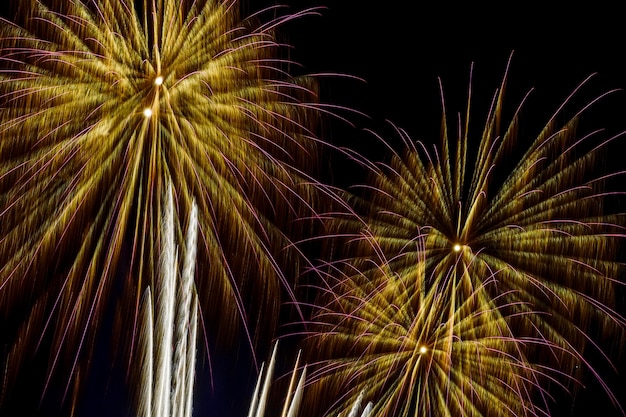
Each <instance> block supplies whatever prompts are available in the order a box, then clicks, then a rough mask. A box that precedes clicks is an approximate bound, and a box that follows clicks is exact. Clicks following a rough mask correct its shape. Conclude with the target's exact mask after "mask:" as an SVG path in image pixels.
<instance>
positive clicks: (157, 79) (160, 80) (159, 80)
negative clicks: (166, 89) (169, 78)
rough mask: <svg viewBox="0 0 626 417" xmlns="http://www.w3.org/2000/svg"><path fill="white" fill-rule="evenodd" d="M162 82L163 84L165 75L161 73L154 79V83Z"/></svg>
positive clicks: (159, 83)
mask: <svg viewBox="0 0 626 417" xmlns="http://www.w3.org/2000/svg"><path fill="white" fill-rule="evenodd" d="M161 84H163V77H161V76H160V75H159V76H158V77H156V78H155V79H154V85H161Z"/></svg>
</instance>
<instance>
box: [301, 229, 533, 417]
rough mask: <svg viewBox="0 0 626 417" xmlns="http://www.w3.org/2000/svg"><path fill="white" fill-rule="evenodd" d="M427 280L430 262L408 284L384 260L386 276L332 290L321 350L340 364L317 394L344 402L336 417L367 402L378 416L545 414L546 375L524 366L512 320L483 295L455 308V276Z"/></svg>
mask: <svg viewBox="0 0 626 417" xmlns="http://www.w3.org/2000/svg"><path fill="white" fill-rule="evenodd" d="M418 240H419V241H421V242H422V245H423V238H418ZM416 243H417V242H416ZM418 244H419V243H418ZM423 249H424V248H423V247H421V248H419V251H420V257H422V256H423V255H424V253H425V251H424V250H423ZM425 272H426V262H425V259H419V260H418V261H417V262H416V263H414V265H413V268H412V271H411V273H406V274H403V275H398V274H394V273H393V272H392V271H390V270H389V263H387V262H385V261H384V260H381V261H380V262H379V265H378V273H376V274H371V273H368V274H359V273H357V274H355V275H352V276H344V277H343V279H341V280H339V281H337V282H336V284H335V285H334V286H333V296H334V297H336V298H334V299H333V301H331V302H330V303H329V304H328V305H325V306H324V307H325V308H324V309H323V312H322V313H321V314H319V316H318V317H317V320H318V324H321V323H323V325H322V326H321V327H320V333H319V335H318V338H319V340H318V343H319V344H320V345H321V346H322V347H323V349H324V351H325V352H326V353H325V355H330V357H334V359H332V360H328V361H325V362H324V364H325V365H324V366H322V367H319V368H318V370H317V372H316V373H314V374H313V375H311V378H312V380H313V381H314V382H315V384H314V387H313V393H314V395H320V396H332V395H333V394H335V395H336V394H337V392H339V393H341V397H340V400H339V401H338V403H337V404H336V405H335V409H334V410H333V411H332V412H330V413H329V415H337V414H338V413H339V412H343V413H344V414H342V415H346V414H345V413H346V412H347V411H348V410H350V409H351V404H353V403H354V401H356V399H357V398H359V396H361V395H365V396H366V397H367V398H370V399H372V400H373V408H372V415H376V416H390V417H391V416H422V415H424V416H426V415H437V416H511V415H518V416H519V415H540V414H541V413H540V409H539V408H537V407H535V406H534V405H533V403H532V401H531V400H532V395H533V393H535V392H537V390H539V391H541V387H540V385H538V381H539V380H540V378H542V377H543V376H542V372H543V371H542V370H540V369H539V368H535V367H534V366H533V365H532V364H531V363H530V362H529V361H528V360H527V358H526V357H525V355H524V352H523V350H524V347H525V346H524V345H525V343H523V342H522V341H521V340H518V339H516V338H515V337H514V336H513V335H512V334H511V331H510V329H509V327H508V326H509V324H508V321H507V317H506V312H505V311H502V310H499V309H498V307H496V306H495V303H493V302H490V300H485V299H484V296H485V288H483V287H480V288H476V289H475V290H473V291H472V292H471V293H469V294H466V297H465V298H464V299H463V300H459V301H457V302H455V301H454V300H455V296H456V293H457V291H458V288H457V286H456V285H457V282H456V281H455V280H454V279H453V276H448V277H446V280H445V282H440V283H438V284H440V285H431V283H430V282H429V281H428V279H427V277H426V276H425ZM489 285H495V282H494V281H491V282H490V283H485V286H489ZM527 344H532V342H531V341H527ZM333 391H334V392H333ZM362 393H363V394H362ZM496 404H497V405H496Z"/></svg>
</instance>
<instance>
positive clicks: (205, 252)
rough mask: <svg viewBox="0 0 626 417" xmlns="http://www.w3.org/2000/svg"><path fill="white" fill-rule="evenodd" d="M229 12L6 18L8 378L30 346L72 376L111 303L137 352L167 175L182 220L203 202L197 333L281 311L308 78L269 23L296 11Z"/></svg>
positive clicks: (139, 6) (116, 5)
mask: <svg viewBox="0 0 626 417" xmlns="http://www.w3.org/2000/svg"><path fill="white" fill-rule="evenodd" d="M16 3H17V2H16ZM238 7H239V5H238V3H237V1H236V0H215V1H212V0H200V1H191V0H189V1H186V0H185V1H174V0H151V1H148V0H146V1H144V2H143V3H141V2H135V1H130V0H96V1H69V2H68V1H54V0H50V1H43V2H42V1H36V0H32V1H31V0H29V1H20V2H19V5H17V10H16V14H15V15H16V16H18V20H19V22H18V23H14V22H11V21H7V20H2V21H1V22H0V23H1V27H0V265H1V266H0V308H1V309H2V321H1V325H2V329H3V331H2V343H3V344H5V345H6V346H11V347H10V348H9V350H8V351H7V352H6V353H7V356H8V358H9V359H7V362H6V363H8V364H10V366H7V368H8V371H9V374H10V375H9V376H8V379H7V380H8V381H11V380H12V378H13V377H14V376H15V375H16V372H17V371H18V370H19V369H20V362H22V361H23V360H24V358H27V357H28V356H29V354H30V353H32V351H33V350H34V348H35V347H38V346H40V345H42V346H43V345H47V346H50V348H51V350H50V351H51V352H52V354H51V356H50V359H49V361H48V364H47V366H48V367H49V371H50V372H49V374H52V373H53V371H54V369H55V368H59V367H64V368H66V369H70V372H74V370H75V367H76V364H77V363H79V362H77V360H78V358H79V356H80V355H79V354H78V352H80V351H81V350H82V351H83V352H84V351H86V350H88V349H85V346H90V345H91V344H90V343H87V342H88V341H90V339H91V338H92V337H93V336H94V332H93V329H95V328H97V327H98V325H99V323H100V322H101V320H102V317H103V313H104V312H105V311H106V310H107V308H110V307H112V306H113V303H112V302H111V300H112V299H114V298H115V297H112V296H115V295H120V300H121V301H120V305H121V306H122V308H121V309H120V310H119V311H118V314H119V320H120V321H121V322H123V325H122V326H121V328H123V333H124V334H125V336H124V337H123V339H124V340H127V343H123V344H122V345H125V346H128V350H129V351H131V349H130V345H132V340H134V338H135V335H136V334H137V330H136V329H135V327H136V324H137V317H138V312H139V305H140V298H141V294H142V293H143V291H144V289H145V288H146V287H147V285H150V284H153V283H151V282H149V281H150V279H151V278H149V277H155V276H158V275H157V274H155V270H154V268H155V267H156V265H158V254H159V253H160V248H159V242H160V240H161V239H160V227H159V223H160V221H161V219H162V212H163V208H162V200H163V199H162V195H163V192H164V187H165V184H166V182H167V181H170V179H171V182H172V183H173V185H174V189H175V197H174V198H175V201H176V205H177V207H178V210H179V212H180V214H181V217H183V218H185V217H186V213H188V212H189V210H190V207H191V202H192V201H193V200H194V199H195V201H196V202H197V204H198V222H199V228H200V236H199V241H198V272H197V276H198V277H199V280H198V295H199V299H200V302H201V304H202V306H203V312H204V316H205V317H204V323H205V327H210V328H213V329H214V330H215V331H216V332H217V334H218V335H219V336H218V337H220V338H226V339H227V338H229V337H230V335H231V334H233V333H235V334H236V333H237V332H236V331H235V332H233V330H232V329H233V326H235V327H236V325H237V323H238V322H239V321H240V319H242V321H243V322H244V324H245V326H246V328H248V329H250V332H249V333H253V332H254V330H255V329H257V328H258V327H259V326H261V324H264V325H265V324H268V323H272V322H273V321H274V319H275V318H276V317H277V310H278V302H279V301H278V299H277V297H276V296H277V295H278V293H279V291H280V288H281V285H280V282H281V281H284V280H285V273H284V270H283V269H282V267H283V266H285V264H286V262H283V261H285V260H286V259H287V258H288V257H289V254H290V253H291V251H289V250H287V251H285V250H283V249H284V247H285V246H287V245H288V239H287V237H286V235H285V232H286V231H288V230H289V229H288V228H287V227H286V226H288V225H289V221H290V219H292V218H293V217H294V213H296V212H298V215H302V213H304V212H305V211H303V210H305V209H306V208H307V207H308V203H307V201H308V200H310V199H309V197H310V196H309V195H308V194H307V193H308V191H307V189H306V186H305V185H304V183H305V182H306V181H305V180H304V179H305V178H306V177H307V175H308V173H310V172H311V170H310V166H311V164H312V163H313V162H314V161H315V148H316V146H315V138H314V136H313V133H312V132H311V131H310V130H309V128H308V127H310V126H311V125H312V122H314V121H315V114H316V112H315V109H314V108H315V105H314V104H312V103H314V102H315V93H314V91H313V87H314V84H313V83H312V82H311V81H310V80H308V79H293V78H291V77H289V76H288V75H286V73H285V68H286V65H285V63H286V61H285V60H284V58H283V55H282V54H281V50H282V49H281V45H280V44H279V43H277V41H276V39H275V37H274V33H273V31H274V29H275V28H276V26H277V25H279V24H280V23H281V22H282V21H283V20H288V19H290V18H292V17H293V16H284V17H282V18H277V19H272V20H270V21H269V22H268V23H266V24H256V25H255V24H254V22H253V21H248V20H244V21H241V20H240V19H239V16H238ZM303 13H306V12H303ZM253 20H254V19H253ZM283 226H285V227H283ZM181 230H182V229H180V228H179V230H178V232H177V233H178V234H179V235H180V234H182V232H181ZM281 250H282V252H281ZM295 263H297V261H295V258H291V259H289V264H290V265H292V266H293V265H294V264H295ZM281 271H282V272H281ZM152 287H153V288H154V285H152ZM253 289H254V294H253V293H252V290H253ZM217 312H219V319H217V317H218V316H217ZM261 315H262V316H263V318H264V319H263V321H259V320H258V318H257V317H259V316H261ZM129 317H130V319H129ZM15 323H18V324H15ZM120 333H122V332H120ZM65 347H70V349H65ZM64 351H65V352H66V353H68V352H69V354H63V352H64ZM3 368H4V367H3Z"/></svg>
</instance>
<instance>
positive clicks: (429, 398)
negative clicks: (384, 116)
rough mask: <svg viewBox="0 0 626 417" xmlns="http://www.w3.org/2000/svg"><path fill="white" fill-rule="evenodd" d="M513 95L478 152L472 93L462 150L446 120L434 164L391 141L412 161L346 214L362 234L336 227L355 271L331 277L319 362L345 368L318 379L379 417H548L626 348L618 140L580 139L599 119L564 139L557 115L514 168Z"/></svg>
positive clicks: (416, 149) (460, 137) (499, 105)
mask: <svg viewBox="0 0 626 417" xmlns="http://www.w3.org/2000/svg"><path fill="white" fill-rule="evenodd" d="M505 81H506V76H505ZM585 82H587V81H585ZM584 84H585V83H583V84H582V85H584ZM582 85H581V86H582ZM504 88H505V82H503V83H502V85H501V88H500V89H499V90H498V91H497V93H496V95H495V96H494V100H493V104H492V108H491V110H490V112H489V114H488V117H487V121H486V124H485V127H484V129H483V130H482V133H481V135H480V137H479V140H476V139H472V132H473V130H472V129H471V127H470V105H469V103H470V102H471V89H470V94H469V97H470V98H469V99H468V106H467V113H466V115H465V118H461V117H459V119H458V129H457V132H456V134H453V133H452V129H450V128H449V127H448V126H449V125H448V120H447V116H446V114H445V106H444V114H443V123H442V130H441V132H442V137H441V146H440V147H439V148H435V149H434V150H433V151H432V152H431V151H428V150H427V149H428V147H427V146H426V145H424V144H422V143H421V142H415V141H413V140H412V139H411V138H410V137H409V136H408V134H407V133H406V132H404V131H403V130H402V129H399V128H396V130H397V133H398V134H399V136H400V137H401V138H402V140H403V144H404V148H405V149H404V151H403V152H401V153H396V152H393V156H392V158H391V161H390V162H389V163H386V164H373V163H370V162H368V161H365V164H366V165H367V166H369V167H370V168H371V171H372V181H371V183H370V184H371V185H368V186H366V189H367V190H368V191H369V194H368V197H367V198H365V199H362V198H357V197H352V196H348V197H347V199H346V201H348V202H349V203H350V204H349V206H350V207H354V209H355V210H356V211H355V212H356V213H357V214H360V215H361V216H362V218H363V219H364V220H363V225H361V224H359V222H355V221H354V220H346V221H344V220H342V221H339V222H338V224H339V225H340V226H339V227H340V229H343V230H344V231H345V230H347V231H348V232H347V233H348V236H349V237H350V238H351V239H352V241H351V242H348V244H347V245H346V247H348V249H347V251H346V253H348V256H349V257H350V260H348V261H345V265H343V266H339V265H338V264H333V263H331V264H330V265H331V266H332V267H331V268H330V271H331V272H329V278H327V279H326V281H327V284H328V285H327V286H326V290H325V291H326V292H328V293H329V294H327V297H330V301H326V302H322V305H323V306H324V307H323V308H322V309H321V310H320V311H321V312H320V313H319V316H318V317H317V318H316V322H317V323H318V324H320V323H321V326H322V327H320V334H319V335H318V337H317V338H315V339H314V340H317V342H315V343H314V344H313V346H315V347H316V348H318V347H319V346H322V347H324V345H325V344H326V343H328V346H327V347H326V348H325V350H324V351H325V352H327V355H330V356H331V357H333V358H336V359H335V360H334V361H331V362H330V364H329V365H328V369H325V368H321V370H318V375H319V378H321V380H326V384H330V385H331V386H332V385H333V383H332V382H328V381H329V380H333V377H332V376H328V375H326V374H327V373H332V372H336V371H335V369H338V370H339V371H338V373H339V375H341V377H340V378H341V379H342V380H346V379H348V377H347V375H352V376H353V378H354V382H355V384H356V385H357V388H351V391H349V397H350V398H354V396H355V395H357V393H358V392H359V391H360V390H361V389H362V386H365V387H367V388H368V389H370V390H372V392H373V395H379V396H380V398H376V397H374V399H375V400H376V402H377V404H378V407H379V409H380V410H381V411H382V415H388V416H398V415H399V416H406V415H413V414H414V413H415V414H416V415H432V414H435V415H499V414H498V413H499V411H497V410H493V407H490V406H489V405H488V404H485V403H482V402H481V401H479V400H478V397H480V398H492V399H493V400H494V401H498V402H502V403H504V404H508V407H509V409H508V411H504V410H501V411H502V412H503V413H504V415H540V414H542V413H544V412H549V403H550V400H549V396H548V394H547V391H546V389H548V387H555V386H559V385H560V386H561V387H562V388H564V389H565V390H568V389H571V387H572V386H573V385H574V384H575V383H576V382H575V381H578V380H579V379H580V377H581V370H582V369H587V370H588V371H590V372H592V373H595V368H594V365H593V364H592V363H591V362H589V360H588V357H589V356H588V355H587V350H589V349H590V348H591V349H592V350H594V355H596V356H598V355H600V356H601V355H605V353H606V352H605V350H603V349H602V348H601V342H602V340H604V341H607V340H610V341H611V343H612V344H614V345H615V346H623V333H624V332H623V330H624V323H625V322H624V319H623V318H622V317H621V316H620V315H619V314H618V313H617V312H616V311H615V302H616V300H615V292H616V287H617V286H618V285H620V281H619V280H620V279H621V273H622V271H623V270H622V267H621V264H620V263H619V262H618V260H617V245H618V243H619V241H620V240H621V239H622V238H623V237H624V220H623V217H622V216H620V215H618V214H611V213H607V212H605V210H604V204H603V203H604V200H605V199H606V198H607V196H610V195H611V194H612V193H610V192H608V191H606V190H605V188H604V186H605V182H606V180H607V179H610V178H612V177H614V176H617V175H619V174H621V173H620V172H617V173H605V172H602V171H601V170H600V171H599V170H598V169H597V167H598V166H601V164H598V162H600V161H601V159H600V156H601V155H602V152H603V151H604V150H605V149H606V147H607V146H608V145H609V144H610V143H611V142H612V141H613V140H614V139H616V138H618V137H620V136H621V134H618V135H616V136H615V137H609V138H608V139H607V138H603V139H600V137H601V132H600V131H593V132H590V133H585V134H582V135H580V134H578V133H577V124H578V122H579V119H580V117H581V115H583V114H584V111H585V110H586V109H587V107H588V106H589V105H590V104H588V105H585V106H584V107H583V109H582V110H580V111H578V112H576V113H575V116H574V117H573V118H572V119H571V120H569V121H567V122H566V123H565V124H563V125H562V126H561V127H559V124H558V120H559V118H561V117H562V116H561V113H562V108H563V107H561V108H559V111H557V112H556V114H555V115H554V116H553V117H552V118H550V120H549V121H548V123H547V124H546V125H545V127H544V128H543V130H542V131H541V133H540V134H539V135H538V136H537V137H536V139H534V140H532V141H531V142H530V143H528V142H523V145H524V146H526V147H527V150H526V151H525V153H523V154H522V155H521V157H519V158H514V155H515V154H514V153H513V150H515V149H517V148H516V142H517V141H518V127H519V125H520V123H521V122H520V117H521V116H520V109H521V106H520V107H519V108H518V109H517V111H516V112H515V113H514V114H513V116H512V119H511V122H510V123H509V124H508V125H506V126H504V123H503V122H502V118H503V98H504ZM579 88H580V87H579ZM568 101H570V99H568ZM595 101H596V100H594V101H592V103H591V104H593V102H595ZM521 140H522V138H519V141H521ZM473 144H477V151H476V152H473V151H472V149H471V147H472V145H473ZM390 149H391V147H390ZM472 161H473V169H471V165H472ZM615 194H617V193H615ZM422 241H423V243H421V242H422ZM324 299H325V300H328V298H323V300H324ZM420 346H424V349H425V351H424V353H423V354H422V353H420V351H419V349H420ZM339 352H346V357H344V358H342V356H341V354H339ZM606 359H608V358H606ZM595 378H597V379H598V380H599V382H600V383H601V384H603V381H602V378H601V377H600V375H598V374H597V373H595ZM334 386H335V387H337V384H335V385H334ZM339 391H341V388H339ZM606 391H607V393H608V395H609V396H610V398H611V400H612V401H613V402H614V403H616V404H617V401H616V398H615V396H614V395H613V394H612V393H611V391H610V389H609V388H608V387H606ZM487 401H488V400H487Z"/></svg>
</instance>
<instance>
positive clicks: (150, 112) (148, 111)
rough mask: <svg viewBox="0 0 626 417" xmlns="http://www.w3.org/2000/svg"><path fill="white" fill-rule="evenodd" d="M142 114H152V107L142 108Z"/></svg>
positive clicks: (147, 115)
mask: <svg viewBox="0 0 626 417" xmlns="http://www.w3.org/2000/svg"><path fill="white" fill-rule="evenodd" d="M143 115H144V116H146V117H150V116H152V109H148V108H146V109H144V110H143Z"/></svg>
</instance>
